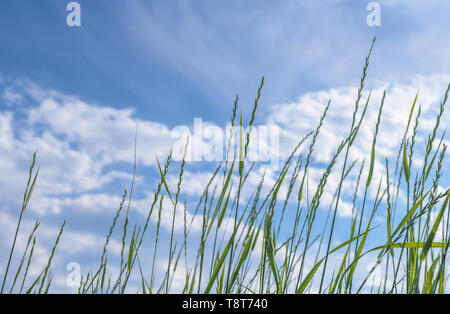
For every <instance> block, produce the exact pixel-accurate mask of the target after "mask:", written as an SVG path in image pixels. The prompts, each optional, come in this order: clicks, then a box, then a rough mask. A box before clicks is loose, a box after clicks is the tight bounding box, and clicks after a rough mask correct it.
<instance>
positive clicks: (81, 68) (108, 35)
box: [0, 0, 450, 290]
mask: <svg viewBox="0 0 450 314" xmlns="http://www.w3.org/2000/svg"><path fill="white" fill-rule="evenodd" d="M68 2H69V1H61V0H58V1H57V0H39V1H29V0H14V1H12V0H4V1H1V2H0V38H1V40H0V93H1V99H0V131H1V132H2V135H1V138H2V140H0V152H1V154H2V156H0V161H1V165H0V169H1V170H2V171H3V173H4V174H5V175H4V177H3V178H2V179H0V183H1V185H2V186H5V189H0V190H1V192H0V197H1V198H2V199H3V200H4V201H3V202H2V205H0V213H1V218H2V221H1V223H0V224H1V225H3V227H4V228H3V227H2V228H3V232H4V233H5V234H4V235H2V239H4V240H2V241H3V242H2V243H0V247H1V250H2V252H5V248H7V247H8V245H9V243H10V242H8V241H7V240H10V238H9V235H6V234H7V232H8V230H9V228H10V227H11V228H12V225H13V224H14V222H15V219H16V214H17V210H16V209H17V206H18V204H19V202H18V201H19V200H20V195H21V193H23V188H24V184H25V182H26V181H25V180H26V168H27V166H28V164H29V161H30V159H31V155H32V152H33V151H34V150H38V161H39V164H40V165H41V177H40V185H39V187H38V188H37V190H36V195H35V198H34V201H35V203H34V204H32V205H31V206H30V208H31V210H30V212H31V213H30V217H29V220H27V222H29V223H31V221H32V220H33V218H36V217H38V218H39V219H40V220H41V221H43V223H45V228H46V229H45V230H46V232H44V234H43V236H42V237H43V238H42V244H41V245H42V247H41V248H42V252H41V253H42V256H45V253H46V250H48V245H47V243H51V241H50V239H52V238H53V236H54V231H55V228H57V225H58V224H59V223H61V222H62V220H63V219H64V218H65V217H67V218H68V220H69V225H68V233H69V235H68V236H67V238H68V239H67V242H66V243H67V244H66V247H65V248H64V245H63V247H62V252H63V255H64V257H59V259H58V260H57V262H58V263H59V264H57V265H59V272H58V269H56V270H55V271H56V272H57V273H59V274H60V275H61V276H60V277H61V279H60V280H59V281H58V282H57V283H56V285H57V287H58V289H61V290H64V289H67V287H65V285H64V268H65V264H67V263H68V262H70V261H79V262H80V263H81V264H82V265H86V268H89V267H90V265H92V263H94V261H93V259H94V257H93V256H96V255H95V254H94V253H95V250H96V248H97V251H98V247H100V246H101V244H102V241H103V238H102V236H103V235H104V233H105V232H104V230H106V228H107V226H108V224H109V222H110V220H111V219H112V213H113V210H114V208H116V207H117V204H118V202H119V200H120V195H121V194H120V193H121V190H122V188H123V187H124V186H128V185H129V182H130V172H131V170H132V160H133V138H134V129H135V126H136V123H137V124H138V126H139V136H138V138H139V141H138V177H137V189H136V200H135V203H134V204H135V205H134V206H135V207H136V211H135V213H136V218H135V219H139V217H141V218H142V216H140V215H141V214H142V215H145V211H146V206H147V205H148V203H149V202H150V195H151V192H152V191H153V189H154V185H155V182H156V181H155V180H156V179H157V175H156V174H157V173H156V168H155V160H154V155H155V154H158V156H164V155H165V154H167V153H168V151H169V149H170V145H171V144H170V133H171V129H172V128H173V127H175V126H178V125H187V126H190V127H192V124H193V120H194V118H196V117H201V118H202V119H203V120H204V121H207V122H208V123H211V124H214V125H218V126H220V127H223V126H224V125H225V123H226V122H227V121H228V118H229V116H230V115H231V106H232V102H233V99H234V96H235V94H236V93H238V94H239V95H240V99H241V101H240V103H241V104H242V106H243V110H244V115H245V116H246V117H248V114H249V110H251V108H252V107H251V105H252V101H253V99H254V97H255V94H256V89H257V86H258V83H259V80H260V79H261V77H262V75H264V76H265V87H264V90H263V97H262V99H261V108H260V111H259V115H258V116H257V123H258V124H266V123H267V124H276V125H278V126H279V127H280V128H281V130H282V136H283V138H282V139H281V152H280V154H281V156H282V157H286V156H287V154H288V152H289V151H290V150H291V149H292V147H293V146H294V145H295V141H297V140H298V139H299V137H300V136H301V135H303V134H306V133H307V132H308V131H309V130H311V128H312V127H314V125H315V123H316V122H317V121H318V118H319V116H320V113H321V111H322V110H323V105H324V104H325V103H326V101H327V100H328V99H329V98H332V109H331V113H330V118H329V122H327V123H328V124H326V125H325V130H328V131H325V132H324V134H323V137H322V138H321V139H320V140H319V143H318V147H319V149H317V152H316V153H315V155H314V158H315V159H314V164H315V165H316V168H317V173H320V171H321V170H322V168H321V165H323V163H324V162H326V161H328V160H329V158H330V157H331V154H332V149H333V147H335V146H336V145H337V143H338V142H339V139H340V136H343V135H344V134H345V128H343V126H344V123H343V121H346V119H349V118H350V114H351V111H350V109H349V108H350V107H349V103H351V101H352V99H354V96H355V95H356V90H355V88H356V87H357V84H358V83H359V78H360V75H361V68H362V64H363V60H364V57H365V55H366V54H367V51H368V48H369V46H370V43H371V41H372V38H373V36H375V35H376V36H377V43H376V45H375V49H374V53H373V58H372V62H371V65H370V68H369V77H368V81H367V83H366V86H367V89H372V90H373V102H374V104H378V103H379V100H380V99H381V94H382V91H383V90H384V89H387V90H388V96H387V109H386V115H387V118H386V119H385V120H384V121H383V123H384V126H385V130H384V131H383V130H382V131H381V133H380V139H379V141H378V142H379V145H380V148H379V152H380V156H379V160H378V163H377V168H376V169H378V172H377V174H378V175H381V173H382V168H383V164H382V162H383V161H384V156H387V157H393V156H394V155H395V152H393V150H394V149H395V147H396V145H397V144H398V142H396V140H398V139H399V138H400V137H401V134H400V132H401V130H402V128H403V124H402V123H405V122H406V121H404V117H405V115H407V113H408V109H409V105H410V104H411V102H412V100H413V98H414V95H415V93H416V91H417V90H419V91H420V98H419V101H420V103H421V104H422V105H423V107H424V119H425V122H424V124H423V129H422V131H423V132H424V133H425V132H428V131H429V126H430V125H431V123H432V122H433V117H434V114H435V113H436V110H437V109H436V108H437V105H438V103H439V101H440V100H441V99H442V96H443V93H444V91H445V88H446V86H447V84H448V82H449V80H450V79H449V78H450V58H449V51H450V50H449V48H450V44H449V40H448V38H449V37H450V21H449V19H448V16H449V14H450V3H449V2H448V1H444V0H442V1H437V0H431V1H430V0H428V1H406V0H404V1H402V0H396V1H378V2H379V3H380V4H381V26H380V27H369V26H368V25H367V23H366V17H367V14H368V12H367V11H366V6H367V4H368V3H369V2H370V1H350V0H347V1H345V0H328V1H320V2H319V1H300V0H296V1H282V2H281V1H261V0H259V1H255V0H248V1H242V0H241V1H204V0H198V1H140V0H127V1H118V0H112V1H111V0H110V1H106V0H105V1H102V0H90V1H86V0H85V1H82V0H80V1H78V2H79V3H80V5H81V14H82V15H81V21H82V22H81V23H82V25H81V27H68V26H67V25H66V16H67V14H68V12H67V11H66V5H67V3H68ZM375 107H376V106H374V107H373V108H372V109H371V110H370V111H369V116H368V117H369V118H368V122H367V126H366V128H365V129H363V130H362V134H363V135H362V140H361V143H360V144H358V145H357V146H356V149H355V152H354V156H353V157H355V158H359V159H360V160H361V159H362V158H364V156H367V154H366V152H367V150H368V149H370V142H371V138H372V134H373V126H374V121H375V119H376V108H375ZM448 120H449V114H448V111H447V112H446V113H445V114H444V118H443V125H444V127H445V126H448V122H447V121H448ZM382 126H383V124H382ZM368 138H369V139H370V140H369V141H367V139H368ZM422 139H423V137H422ZM446 139H447V140H448V137H447V138H446ZM364 140H365V141H364ZM367 143H369V144H367ZM419 143H421V142H420V139H419ZM422 144H423V143H422ZM368 145H369V146H368ZM190 167H191V168H189V169H188V172H187V176H186V178H187V179H186V180H187V183H186V189H187V192H186V198H187V199H190V198H195V196H196V195H197V194H198V193H199V191H201V186H202V184H204V183H205V181H207V178H208V174H209V173H210V172H211V167H210V164H204V163H193V164H191V165H190ZM264 170H267V169H266V168H264V167H262V166H261V168H258V171H259V172H257V174H259V175H260V174H261V173H262V172H263V171H264ZM269 170H270V171H272V172H273V173H272V174H271V175H273V176H274V175H275V173H276V169H269ZM313 175H314V174H313ZM257 177H258V175H256V177H255V180H256V178H257ZM316 177H317V176H316ZM169 179H171V180H172V181H173V182H176V176H175V175H174V176H173V177H170V178H169ZM189 180H190V181H189ZM255 182H256V181H255ZM446 182H447V184H448V180H447V181H446ZM196 184H198V185H196ZM350 190H351V189H350V188H349V194H351V192H350ZM328 197H329V195H328ZM345 208H346V207H345V206H343V212H342V213H341V214H342V215H341V216H342V217H343V218H342V220H343V221H346V220H345V217H346V216H348V214H349V213H348V208H347V212H345V210H346V209H345ZM343 229H344V230H345V228H343ZM47 235H48V239H47V238H46V236H47ZM46 241H47V242H46ZM49 241H50V242H49ZM76 243H78V246H77V245H75V244H76ZM74 247H75V248H78V247H79V249H78V250H77V249H73V252H72V253H70V252H71V248H74ZM5 258H6V257H5V256H4V254H2V255H0V264H1V265H4V262H3V261H4V260H5ZM43 259H44V260H45V258H43ZM57 267H58V266H57ZM0 271H3V269H0Z"/></svg>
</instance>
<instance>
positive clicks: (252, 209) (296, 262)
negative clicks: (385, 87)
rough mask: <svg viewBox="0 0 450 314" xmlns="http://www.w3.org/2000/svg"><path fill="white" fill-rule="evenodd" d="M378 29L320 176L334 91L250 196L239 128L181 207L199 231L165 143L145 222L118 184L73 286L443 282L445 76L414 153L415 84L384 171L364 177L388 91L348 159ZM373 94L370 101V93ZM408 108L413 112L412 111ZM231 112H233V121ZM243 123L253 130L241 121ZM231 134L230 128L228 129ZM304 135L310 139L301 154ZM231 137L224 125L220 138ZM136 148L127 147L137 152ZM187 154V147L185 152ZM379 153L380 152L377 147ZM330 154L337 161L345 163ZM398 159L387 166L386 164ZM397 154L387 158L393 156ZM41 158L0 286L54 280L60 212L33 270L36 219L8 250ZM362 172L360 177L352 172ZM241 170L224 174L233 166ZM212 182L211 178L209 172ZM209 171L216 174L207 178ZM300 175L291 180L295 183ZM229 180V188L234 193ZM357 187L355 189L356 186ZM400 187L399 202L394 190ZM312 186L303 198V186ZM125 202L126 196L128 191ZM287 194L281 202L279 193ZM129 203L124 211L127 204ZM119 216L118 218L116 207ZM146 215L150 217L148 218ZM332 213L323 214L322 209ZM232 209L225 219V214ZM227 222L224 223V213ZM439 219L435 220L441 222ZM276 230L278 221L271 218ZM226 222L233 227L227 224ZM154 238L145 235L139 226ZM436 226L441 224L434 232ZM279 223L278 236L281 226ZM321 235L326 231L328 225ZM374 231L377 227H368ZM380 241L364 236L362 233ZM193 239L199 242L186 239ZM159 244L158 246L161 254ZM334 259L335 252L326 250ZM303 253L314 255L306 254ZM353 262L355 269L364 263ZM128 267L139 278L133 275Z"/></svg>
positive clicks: (404, 286)
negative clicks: (45, 255)
mask: <svg viewBox="0 0 450 314" xmlns="http://www.w3.org/2000/svg"><path fill="white" fill-rule="evenodd" d="M374 43H375V39H374V41H373V43H372V46H371V47H370V51H369V54H368V56H367V57H366V59H365V62H364V66H363V74H362V77H361V81H360V86H359V88H358V92H357V95H356V101H355V103H354V110H353V115H352V122H351V124H350V125H349V129H348V132H347V136H346V137H345V138H344V139H343V140H342V142H341V143H340V145H339V146H338V147H337V149H336V150H335V152H334V154H333V157H332V159H331V161H330V162H329V164H328V165H327V166H326V167H325V168H324V170H323V172H322V175H321V177H320V180H319V182H318V184H317V186H311V185H310V182H309V181H310V180H309V169H310V167H311V162H312V161H311V160H312V154H313V152H314V150H315V149H318V148H316V147H315V145H316V142H317V138H318V136H319V135H320V132H321V128H322V126H323V123H324V121H325V120H326V118H327V113H328V109H329V107H330V105H331V102H332V100H330V102H328V103H327V104H326V106H325V108H324V111H323V114H322V116H321V118H320V120H319V121H318V124H317V127H316V128H315V129H314V130H312V131H311V132H310V133H309V134H306V135H303V137H302V136H300V138H299V144H298V145H297V146H296V147H295V149H294V150H293V151H292V153H291V155H290V156H289V158H288V159H287V160H286V161H285V163H284V164H283V167H282V168H281V170H280V172H279V174H278V177H277V180H276V182H275V183H274V184H273V185H272V188H271V189H270V191H269V192H268V193H266V194H263V192H262V190H263V189H262V186H263V184H264V176H263V177H262V178H261V181H260V183H259V184H258V185H256V186H250V189H251V190H252V191H253V193H252V194H251V197H250V198H249V199H247V200H244V197H243V195H242V193H243V190H244V188H247V189H249V187H248V186H249V184H250V183H248V181H247V178H248V176H249V174H250V173H251V171H253V169H254V166H255V164H254V163H250V162H248V160H247V158H246V157H247V152H248V145H249V143H250V141H251V138H252V137H251V133H250V131H249V132H248V133H246V134H243V132H242V128H241V132H240V136H239V141H240V150H239V152H238V156H236V155H235V156H229V152H230V151H229V147H227V160H226V161H225V162H223V163H220V164H219V165H217V168H216V170H215V171H214V173H213V175H212V177H211V179H210V181H209V183H208V184H207V186H206V189H205V190H204V191H203V193H202V195H201V197H200V199H199V200H198V203H197V206H196V207H195V208H193V209H191V210H189V212H190V213H192V214H194V215H197V217H201V232H200V236H197V235H195V234H193V232H192V230H191V228H192V225H193V218H192V220H190V221H189V220H188V219H187V213H188V208H187V206H188V205H187V203H186V201H184V200H182V199H181V197H182V195H183V191H182V182H183V174H184V168H185V166H186V162H185V159H183V161H182V162H181V163H180V167H179V169H174V166H173V160H172V156H171V153H170V154H169V156H167V158H166V159H165V162H164V163H160V161H159V160H158V172H159V174H160V181H159V183H158V185H157V188H156V192H155V194H154V196H153V200H152V203H151V205H150V208H149V212H148V216H147V218H146V220H145V223H144V224H142V225H139V224H135V225H132V224H130V220H129V211H130V206H131V205H130V204H131V198H132V193H133V187H134V175H135V171H136V162H135V164H134V173H133V184H132V186H131V189H130V191H129V192H128V191H126V190H125V192H124V193H123V197H122V200H121V202H120V204H118V205H119V208H118V209H117V211H116V214H115V216H114V218H113V221H112V224H111V227H110V228H109V231H108V233H107V236H106V242H105V245H104V247H103V251H102V252H101V255H100V262H99V264H98V267H97V268H96V269H94V270H93V271H91V272H89V273H87V274H84V276H83V278H82V280H81V282H80V287H79V290H78V292H79V293H83V294H84V293H128V292H132V293H134V292H140V293H170V292H182V293H307V292H311V293H367V292H372V293H414V294H415V293H445V292H448V291H449V290H448V286H447V273H448V270H447V262H446V261H447V252H448V247H449V244H450V232H449V231H450V207H449V199H450V189H448V188H447V189H446V190H445V191H444V192H440V191H439V184H440V183H441V179H442V178H443V177H445V174H444V173H443V171H444V164H445V160H444V158H445V153H446V150H447V146H446V145H445V144H444V142H443V137H444V133H445V132H444V131H443V130H441V127H440V121H441V118H442V115H443V112H444V109H445V106H446V102H447V98H448V93H449V89H450V84H449V87H448V88H447V90H446V91H445V93H444V97H443V100H442V102H441V105H440V107H439V112H438V114H437V116H436V122H435V126H434V128H433V129H432V131H431V132H430V134H429V135H428V136H427V138H426V141H425V147H424V148H423V151H424V154H423V156H420V155H418V154H417V150H418V149H417V147H416V144H417V143H416V136H417V129H418V125H419V124H420V116H421V108H420V106H419V108H418V109H416V102H417V95H416V96H415V98H414V99H412V105H411V110H410V114H409V116H408V120H407V127H406V129H405V132H404V135H403V139H402V141H401V143H400V144H399V147H398V154H397V159H396V160H395V164H394V163H392V162H389V160H388V159H387V158H386V162H385V169H384V171H383V172H384V173H383V178H382V179H381V180H380V181H379V182H375V181H374V180H373V178H374V176H373V172H374V163H375V159H376V157H377V136H378V131H379V128H380V124H381V121H382V119H383V106H384V102H385V97H386V93H384V94H383V97H382V101H381V103H380V104H379V111H378V119H377V121H376V124H375V125H373V128H374V133H373V134H374V136H373V139H372V148H371V153H370V156H367V161H368V162H366V161H362V162H357V161H351V160H350V159H349V156H350V151H351V150H352V146H353V143H354V142H355V139H356V138H357V137H358V135H359V130H360V127H361V125H362V124H363V123H366V122H365V118H366V112H367V108H368V106H369V104H370V93H368V97H367V98H366V99H363V95H364V90H365V81H366V77H367V72H368V68H369V62H370V55H371V53H372V48H373V45H374ZM263 86H264V78H263V79H262V80H261V84H260V86H259V87H258V90H257V96H256V99H255V102H254V106H253V110H252V113H251V117H250V119H249V123H248V126H252V125H253V123H254V121H255V115H256V112H257V108H258V106H259V100H260V97H261V94H262V89H263ZM370 105H372V104H370ZM238 106H239V98H238V97H236V100H235V102H234V106H233V111H232V117H231V124H232V126H233V127H243V126H244V118H243V115H242V111H241V113H240V114H238V112H237V110H238ZM414 117H415V118H414ZM237 119H239V121H237ZM248 130H251V128H249V129H248ZM230 136H231V135H230ZM306 140H310V145H309V147H305V148H304V150H303V151H304V152H305V153H302V154H298V151H299V149H300V147H302V146H303V145H304V143H305V141H306ZM228 143H231V137H230V138H229V139H228ZM187 145H188V144H187V143H186V147H187ZM135 153H136V152H135ZM185 157H186V155H185ZM378 157H381V158H383V159H384V158H385V156H378ZM418 158H423V162H422V163H420V164H422V166H421V167H419V168H415V167H414V165H415V164H418V163H414V161H415V160H416V159H418ZM338 161H342V166H338V165H340V163H339V164H338ZM357 165H359V167H356V168H359V173H358V179H357V181H356V185H355V186H354V189H355V190H354V196H353V202H352V204H353V209H352V212H353V215H352V218H351V223H350V224H349V230H348V238H347V240H344V241H342V242H341V243H340V244H338V245H336V244H335V243H336V241H337V240H336V234H335V233H336V232H335V229H336V224H337V220H336V218H337V213H338V210H339V206H340V201H341V194H342V190H343V185H344V182H346V180H348V175H349V173H350V172H351V171H353V169H354V168H355V166H357ZM394 165H395V166H394ZM392 166H394V167H392ZM169 171H177V173H178V183H177V185H176V190H175V191H170V189H169V186H168V184H167V182H166V176H167V175H168V173H169ZM334 172H336V173H339V179H340V180H339V183H338V186H337V188H336V191H335V193H334V198H333V202H332V204H331V206H330V208H329V213H328V217H327V220H326V222H325V225H324V226H323V231H322V232H321V233H319V235H320V236H316V233H317V230H321V226H319V225H318V220H317V219H316V217H317V213H318V210H319V208H321V201H322V197H323V192H324V190H325V188H326V187H327V184H328V179H329V177H330V175H331V174H332V173H334ZM38 173H39V170H36V154H35V155H34V156H33V162H32V164H31V166H30V170H29V179H28V182H27V186H26V189H25V193H24V198H23V205H22V208H21V210H20V213H19V218H18V223H17V227H16V231H15V234H14V238H13V239H14V240H13V243H12V246H11V251H10V253H9V255H8V256H9V258H8V262H7V265H6V267H5V274H4V276H3V278H2V288H1V293H48V292H49V291H52V290H51V284H52V278H53V276H52V270H51V266H52V261H53V257H54V255H55V254H57V247H58V243H59V242H60V238H61V237H64V234H63V230H64V226H65V222H64V223H63V224H62V226H61V230H60V232H59V234H58V237H57V239H56V240H55V242H54V245H53V249H52V250H51V255H50V257H49V259H48V263H47V265H46V266H45V268H44V269H43V270H42V272H41V273H40V275H38V276H37V277H36V278H29V276H28V273H29V267H30V264H31V263H32V260H33V252H34V248H35V244H36V237H37V233H38V231H39V230H38V228H39V221H36V223H35V227H34V228H33V230H32V232H31V233H30V234H29V236H28V240H27V243H26V247H25V250H24V251H23V252H22V253H21V258H20V259H19V260H18V261H14V260H13V257H14V256H15V254H17V252H15V250H16V241H17V237H18V235H19V233H20V228H21V223H22V219H23V215H24V214H25V213H26V210H27V206H28V204H29V202H30V199H31V196H32V192H33V189H34V187H35V185H36V184H37V181H38V180H37V179H38ZM365 175H367V180H366V181H365V182H361V178H362V177H363V176H365ZM233 176H234V177H236V178H238V180H237V182H238V183H237V186H233V183H232V182H233V180H232V177H233ZM217 182H218V183H217ZM216 183H217V184H216ZM283 184H284V185H285V186H287V195H283V197H284V200H283V201H280V191H281V186H282V185H283ZM297 186H299V188H298V190H296V189H295V188H296V187H297ZM373 188H375V190H377V191H378V192H377V194H376V197H375V199H370V198H369V196H368V194H369V189H373ZM232 190H233V191H234V192H235V193H232ZM360 191H361V192H362V195H363V196H362V197H361V198H360V197H359V195H360V193H359V192H360ZM400 193H403V194H404V195H405V196H406V204H403V203H400V202H399V201H398V199H399V195H400ZM311 195H312V198H310V196H311ZM164 198H166V199H168V200H170V202H171V204H172V209H171V213H172V215H171V217H172V224H171V230H170V233H169V234H170V238H169V244H168V248H161V246H158V243H159V236H160V234H161V233H160V231H161V230H160V225H161V216H162V211H163V210H165V209H163V199H164ZM127 201H128V204H127V205H126V202H127ZM288 203H289V205H288ZM288 206H290V207H289V208H291V207H293V208H294V211H293V213H290V214H291V215H292V217H290V218H291V219H290V220H289V221H286V220H285V217H286V215H285V211H286V208H287V207H288ZM181 207H182V208H183V211H182V212H183V217H182V219H183V223H184V224H183V226H184V228H183V237H182V239H181V240H180V239H178V237H177V235H176V233H175V218H176V215H177V213H179V212H180V211H178V210H177V209H178V208H181ZM124 209H126V211H124ZM380 212H381V213H385V219H384V225H383V226H380V225H376V224H375V222H374V217H375V214H376V213H380ZM122 216H124V219H123V226H122V228H119V227H120V221H121V220H120V218H121V217H122ZM153 217H156V218H155V221H157V223H152V222H151V219H152V218H153ZM330 219H331V220H330ZM230 221H231V222H230ZM230 224H231V225H230ZM440 225H442V226H443V228H442V229H439V226H440ZM281 229H282V230H283V233H280V230H281ZM227 230H231V232H229V231H227ZM116 231H117V232H119V233H120V236H121V239H122V243H121V244H122V247H121V254H120V263H119V265H114V266H115V267H118V268H119V273H118V274H117V275H116V276H112V275H111V272H109V271H108V269H110V268H111V267H112V265H110V263H111V262H108V245H109V243H110V240H111V238H112V237H113V234H114V233H115V232H116ZM148 233H150V235H149V236H148V237H147V238H149V237H150V238H151V239H153V243H144V242H145V241H144V239H146V238H145V235H147V234H148ZM438 233H442V234H438ZM280 234H283V235H286V234H287V236H280ZM325 235H326V236H325ZM374 235H375V236H374ZM371 236H373V238H375V239H377V240H376V241H378V242H379V243H378V244H377V245H375V246H369V243H373V240H372V241H368V239H369V237H371ZM437 236H439V237H440V238H441V239H443V240H442V241H440V242H439V241H437V240H436V238H437ZM193 247H196V249H192V248H193ZM144 249H147V250H148V251H149V252H150V253H151V259H150V260H143V259H142V258H141V257H140V256H142V253H141V252H142V251H143V250H144ZM162 254H164V256H161V255H162ZM367 257H371V259H372V260H373V261H374V262H375V263H374V266H373V267H372V268H371V269H369V270H366V269H365V268H362V266H361V265H362V261H363V259H364V258H367ZM159 258H166V259H167V261H168V263H167V267H166V270H165V272H164V273H160V272H158V269H157V267H156V263H155V262H156V261H157V260H158V259H159ZM331 260H333V262H331ZM310 261H313V262H312V263H311V262H310ZM180 267H182V268H183V269H184V274H185V280H184V285H183V286H184V288H183V289H181V291H174V290H173V288H172V286H173V280H174V274H175V273H176V272H177V271H179V270H180ZM375 271H378V272H379V273H381V279H379V280H380V282H378V283H377V285H376V286H377V287H378V288H376V290H374V286H373V285H371V283H370V282H369V279H370V278H371V275H372V274H373V273H374V272H375ZM361 274H362V275H361ZM136 278H137V279H136ZM130 280H132V281H133V280H134V281H135V282H136V281H137V282H138V283H139V290H138V291H135V290H131V289H130V284H129V283H130Z"/></svg>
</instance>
